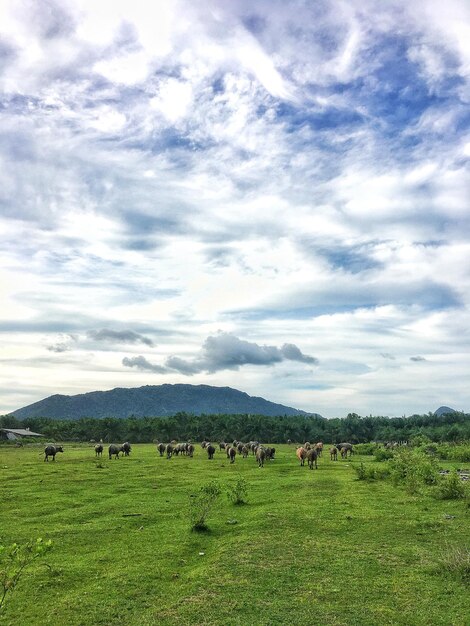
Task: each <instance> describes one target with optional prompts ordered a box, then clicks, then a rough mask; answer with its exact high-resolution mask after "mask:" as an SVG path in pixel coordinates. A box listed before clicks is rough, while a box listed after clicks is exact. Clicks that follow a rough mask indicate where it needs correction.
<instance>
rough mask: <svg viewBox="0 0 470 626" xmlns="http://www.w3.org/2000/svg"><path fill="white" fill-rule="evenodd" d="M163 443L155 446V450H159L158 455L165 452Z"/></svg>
mask: <svg viewBox="0 0 470 626" xmlns="http://www.w3.org/2000/svg"><path fill="white" fill-rule="evenodd" d="M165 448H166V446H165V444H164V443H159V444H158V446H157V450H158V451H159V452H160V456H163V455H164V454H165Z"/></svg>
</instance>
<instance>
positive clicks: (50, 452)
mask: <svg viewBox="0 0 470 626" xmlns="http://www.w3.org/2000/svg"><path fill="white" fill-rule="evenodd" d="M63 451H64V450H63V449H62V446H53V445H52V444H51V445H49V446H46V448H45V450H44V461H47V462H48V463H49V457H50V456H51V457H52V460H53V461H55V455H56V454H57V452H63Z"/></svg>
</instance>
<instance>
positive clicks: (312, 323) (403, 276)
mask: <svg viewBox="0 0 470 626" xmlns="http://www.w3.org/2000/svg"><path fill="white" fill-rule="evenodd" d="M46 4H47V3H46ZM46 4H44V5H43V4H41V3H40V4H39V5H37V4H36V3H31V2H20V3H18V2H8V1H6V2H2V3H0V35H1V38H2V47H0V55H1V69H0V89H1V90H2V93H1V104H2V108H1V109H0V159H1V162H2V167H1V168H0V211H1V218H0V229H1V230H0V232H1V235H2V237H1V243H0V248H1V255H2V256H1V258H2V274H1V280H2V285H3V287H4V291H5V293H6V294H7V296H6V298H5V300H4V304H3V306H2V310H1V311H0V331H2V332H3V335H4V336H5V337H6V338H7V339H6V344H5V349H4V354H3V358H4V361H3V362H2V364H1V368H0V385H3V387H7V388H9V389H10V390H13V389H15V388H16V387H18V395H16V396H15V394H13V393H10V394H9V395H8V402H9V403H11V404H9V405H8V406H5V409H14V408H17V407H18V406H20V405H21V404H26V402H23V400H24V399H25V398H27V399H28V401H32V400H33V399H40V397H42V396H44V395H48V394H49V393H55V392H68V391H69V392H78V391H87V390H90V389H94V388H110V387H113V386H116V385H126V384H129V375H132V380H133V384H136V385H137V384H155V383H158V382H167V381H168V376H169V374H168V372H167V371H166V370H165V371H163V370H162V369H161V368H162V367H164V366H162V365H159V364H164V363H166V362H167V359H170V358H171V357H174V358H177V359H179V360H180V361H179V362H178V361H176V364H178V363H179V366H180V372H181V373H179V372H178V371H177V370H173V373H172V374H171V376H172V382H187V379H186V378H185V374H184V373H183V372H182V368H183V365H184V364H186V365H187V364H189V365H190V366H194V363H195V362H196V361H197V359H198V358H200V349H201V348H200V346H201V345H203V343H204V340H205V338H207V337H210V336H214V333H216V332H217V331H218V330H222V331H223V333H226V334H228V335H231V336H233V337H235V338H238V337H243V338H244V339H243V340H244V341H246V342H248V344H250V345H251V346H253V345H257V346H258V347H262V346H267V347H269V346H271V347H274V348H275V349H276V350H278V353H276V354H278V355H279V354H281V352H279V351H281V348H282V346H283V345H284V344H287V345H292V346H294V348H295V347H296V346H302V353H301V354H304V355H305V354H307V355H309V354H314V355H315V356H316V357H318V359H319V361H320V364H319V366H318V367H316V368H315V370H314V373H313V374H312V371H311V369H312V368H308V367H305V366H304V365H305V364H304V363H295V362H294V361H292V360H291V359H282V360H280V361H279V362H278V363H277V364H276V367H273V368H256V367H249V368H242V367H241V368H240V370H239V371H238V372H237V378H236V384H235V383H234V379H233V371H232V372H231V371H230V370H217V368H212V373H206V372H207V370H208V369H210V368H206V369H204V370H201V368H199V370H198V371H196V372H194V373H193V378H192V379H191V382H195V383H199V382H204V383H209V384H221V385H232V386H234V385H235V386H239V387H240V388H242V389H243V390H245V391H247V392H249V393H253V394H255V395H264V396H266V397H268V398H269V399H271V400H275V401H278V402H282V403H286V404H290V405H293V406H299V407H300V408H305V409H307V410H318V411H319V412H320V413H323V414H325V415H335V414H341V413H347V412H349V411H350V410H356V411H358V412H364V413H369V412H379V413H381V412H383V413H396V414H402V413H404V412H414V411H416V410H418V411H420V410H421V411H427V410H431V409H434V408H435V407H434V406H430V405H429V402H431V401H434V400H436V403H437V404H442V403H443V402H442V401H440V400H439V398H438V396H439V394H441V395H443V394H446V400H445V401H446V402H449V400H448V399H447V398H448V394H449V393H451V394H452V395H454V396H455V398H456V403H457V404H459V405H460V406H464V405H465V385H464V382H463V381H464V378H465V375H466V374H467V375H468V365H469V364H468V360H466V359H465V357H464V356H462V351H463V347H465V346H466V337H467V333H466V328H467V326H468V307H469V306H470V302H469V294H470V281H469V276H468V270H467V269H466V268H467V265H468V264H467V263H466V259H467V258H468V252H469V250H468V245H469V244H468V236H469V226H470V224H469V221H468V197H469V193H468V192H469V189H468V157H469V155H470V150H469V148H468V146H469V135H468V130H467V128H466V125H468V122H467V121H466V117H465V115H466V113H465V103H466V102H467V101H468V93H469V92H468V86H469V81H468V79H469V59H470V57H469V50H470V49H469V46H468V41H469V40H470V37H467V34H468V33H467V27H468V24H469V23H470V22H469V20H468V7H467V6H466V5H465V3H460V2H457V1H454V0H449V3H448V4H447V5H446V7H445V8H443V7H442V5H441V4H439V3H438V2H434V1H431V2H424V1H423V2H421V1H418V2H414V3H411V4H410V3H405V2H403V1H402V0H396V1H394V2H393V3H391V4H390V5H388V6H387V7H381V8H380V10H377V7H376V6H375V3H372V2H369V1H367V2H365V3H364V2H359V1H357V2H356V1H355V2H342V1H341V2H326V3H324V4H323V5H322V8H321V10H320V6H319V5H317V4H316V3H299V2H295V1H289V2H286V3H274V4H273V3H271V2H266V1H264V0H261V1H260V2H259V3H257V4H256V6H254V5H252V4H251V3H247V2H244V1H242V0H236V1H234V2H230V3H225V4H220V3H217V2H209V3H206V4H204V5H202V4H197V3H196V4H195V3H190V2H187V1H178V2H174V3H167V2H163V1H159V2H155V3H152V4H149V3H147V2H144V1H143V0H135V1H133V2H128V1H126V0H119V2H114V1H113V2H110V1H106V2H105V1H103V2H98V3H97V2H91V0H67V1H66V2H64V3H61V4H60V5H59V4H56V5H53V4H50V6H49V5H47V6H46ZM157 328H164V329H165V332H164V333H163V332H162V337H161V339H160V338H159V339H158V354H156V353H155V352H156V351H155V350H153V349H150V348H151V346H149V345H148V346H147V347H148V348H149V349H148V350H147V348H145V349H146V352H145V355H142V354H140V353H139V350H141V349H142V345H139V344H138V342H137V344H133V343H132V342H131V343H130V344H127V345H126V347H128V348H129V350H128V351H127V350H126V352H125V353H124V352H122V351H120V349H119V346H116V345H114V344H111V343H110V342H109V341H108V342H104V341H95V342H93V341H92V339H91V338H90V337H87V336H86V333H87V331H89V330H90V329H111V330H113V332H116V333H123V332H125V331H127V332H129V329H132V332H134V333H136V334H137V336H141V337H152V338H153V337H154V334H153V333H154V331H155V332H156V330H155V329H157ZM68 333H76V334H77V336H79V337H80V339H79V340H78V341H73V342H72V343H70V342H69V341H68V340H67V336H68ZM122 336H123V335H121V337H122ZM224 336H225V335H224ZM71 345H72V346H73V350H68V349H67V348H68V347H70V346H71ZM47 346H49V348H52V349H47ZM121 347H122V346H121ZM91 350H92V351H91ZM261 352H262V349H261ZM291 354H293V352H291ZM381 354H385V355H393V357H394V359H393V360H392V359H390V358H384V357H383V356H381ZM198 355H199V356H198ZM420 357H422V358H425V359H426V362H419V361H418V360H417V359H418V358H420ZM40 359H46V361H40ZM123 359H129V363H130V364H132V369H129V368H127V369H126V368H123V366H122V361H123ZM136 359H140V360H136ZM141 359H144V360H145V361H144V360H141ZM46 362H47V366H46V365H44V364H45V363H46ZM174 363H175V362H174V361H173V364H174ZM453 363H454V364H455V369H456V373H455V376H454V377H453V378H452V377H450V376H448V371H449V370H452V364H453ZM139 365H140V369H139ZM152 368H153V369H152ZM446 368H447V369H446ZM193 369H194V367H193ZM196 369H198V368H197V367H196ZM248 369H249V370H250V371H249V372H248V371H247V370H248ZM215 370H217V371H215ZM253 370H255V371H253ZM414 376H416V385H414V386H413V385H412V384H410V383H409V381H410V380H411V379H412V378H413V377H414ZM426 377H428V378H426ZM21 380H28V381H31V380H34V381H36V390H37V391H36V394H37V396H36V397H35V398H31V396H30V395H29V392H28V390H27V389H26V388H25V387H24V386H22V385H21V384H19V382H18V381H21ZM427 382H429V384H432V385H433V389H435V391H434V395H433V396H427V395H426V392H425V390H426V384H427ZM402 389H403V390H404V391H401V390H402Z"/></svg>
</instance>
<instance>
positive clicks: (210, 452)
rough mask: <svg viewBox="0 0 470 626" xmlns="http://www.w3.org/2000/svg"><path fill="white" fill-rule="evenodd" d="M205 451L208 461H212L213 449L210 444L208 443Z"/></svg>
mask: <svg viewBox="0 0 470 626" xmlns="http://www.w3.org/2000/svg"><path fill="white" fill-rule="evenodd" d="M206 450H207V456H208V458H209V461H212V459H213V458H214V453H215V447H214V446H213V445H212V444H211V443H209V444H207V446H206Z"/></svg>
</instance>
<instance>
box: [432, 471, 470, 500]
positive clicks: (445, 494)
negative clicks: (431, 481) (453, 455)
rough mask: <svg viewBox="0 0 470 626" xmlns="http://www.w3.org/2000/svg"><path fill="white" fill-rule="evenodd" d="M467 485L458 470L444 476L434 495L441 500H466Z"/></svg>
mask: <svg viewBox="0 0 470 626" xmlns="http://www.w3.org/2000/svg"><path fill="white" fill-rule="evenodd" d="M465 492H466V490H465V485H464V483H463V481H462V480H461V478H460V476H459V475H458V473H457V471H456V470H453V471H452V472H451V473H450V474H449V475H448V476H442V477H441V480H440V481H439V482H438V484H437V488H436V491H435V493H434V495H435V496H436V498H438V499H439V500H457V499H459V498H465Z"/></svg>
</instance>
